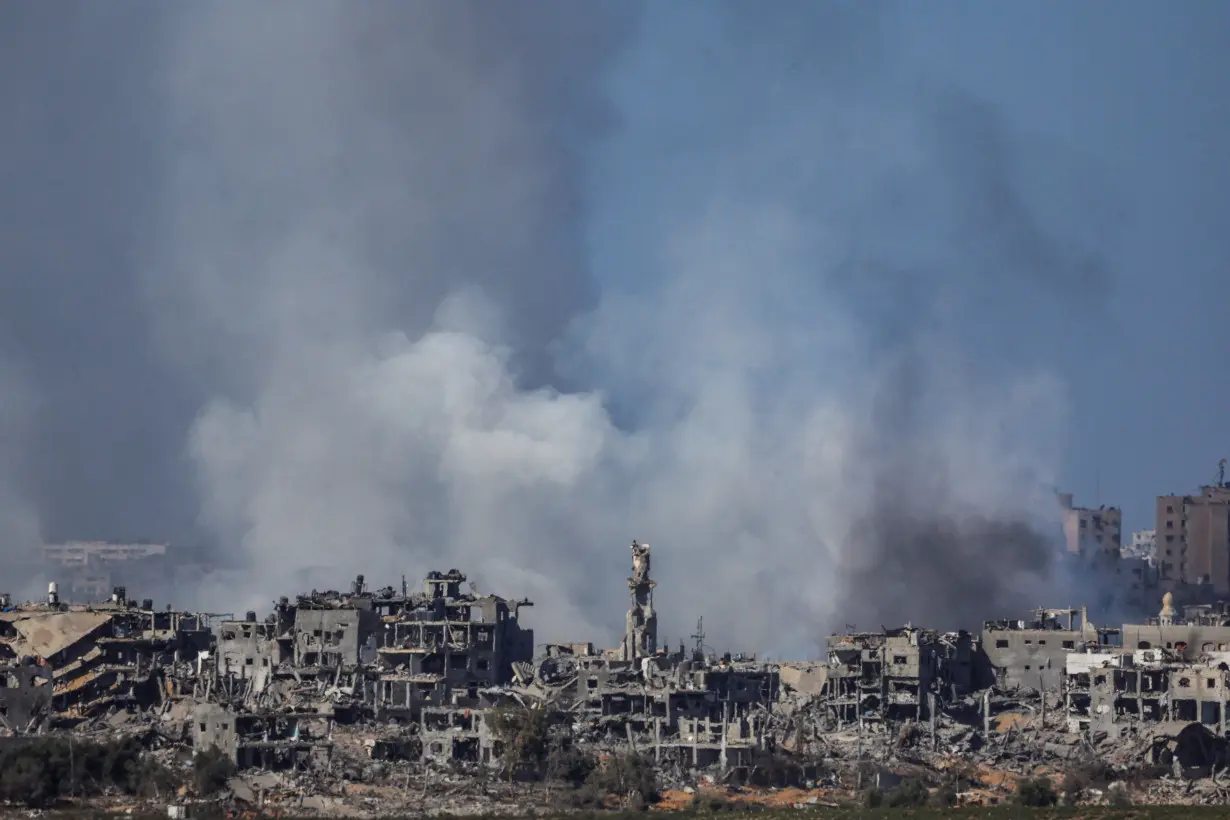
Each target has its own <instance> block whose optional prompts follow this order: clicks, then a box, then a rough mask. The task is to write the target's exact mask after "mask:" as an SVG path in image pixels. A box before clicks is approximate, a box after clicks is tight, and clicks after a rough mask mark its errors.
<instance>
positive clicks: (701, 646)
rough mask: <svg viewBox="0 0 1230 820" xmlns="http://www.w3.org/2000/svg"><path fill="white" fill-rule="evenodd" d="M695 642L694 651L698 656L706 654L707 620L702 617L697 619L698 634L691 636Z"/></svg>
mask: <svg viewBox="0 0 1230 820" xmlns="http://www.w3.org/2000/svg"><path fill="white" fill-rule="evenodd" d="M688 637H689V638H691V639H692V640H693V641H695V642H696V643H695V648H694V649H693V650H692V651H693V652H694V653H695V654H697V655H704V654H705V618H704V616H703V615H702V616H701V617H699V618H697V619H696V634H695V635H689V636H688Z"/></svg>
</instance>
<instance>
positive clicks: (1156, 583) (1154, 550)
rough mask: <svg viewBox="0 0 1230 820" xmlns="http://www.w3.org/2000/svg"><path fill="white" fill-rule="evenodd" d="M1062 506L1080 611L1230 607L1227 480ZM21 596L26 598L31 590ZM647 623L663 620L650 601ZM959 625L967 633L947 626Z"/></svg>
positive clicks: (165, 558)
mask: <svg viewBox="0 0 1230 820" xmlns="http://www.w3.org/2000/svg"><path fill="white" fill-rule="evenodd" d="M1223 469H1224V468H1223ZM1056 500H1057V502H1058V503H1057V505H1056V516H1055V532H1054V535H1055V538H1056V552H1055V553H1054V555H1055V559H1054V560H1055V563H1054V565H1053V567H1052V572H1055V573H1058V576H1057V577H1061V578H1063V579H1066V580H1067V581H1068V582H1070V583H1071V585H1072V586H1071V588H1072V589H1079V590H1084V592H1082V593H1081V594H1082V598H1083V600H1082V603H1085V604H1088V605H1090V606H1092V607H1094V608H1095V609H1097V610H1099V611H1107V612H1113V613H1114V614H1115V616H1116V617H1119V618H1131V617H1140V616H1142V615H1143V614H1146V613H1149V612H1152V611H1155V610H1156V601H1157V600H1159V598H1160V596H1161V594H1162V593H1164V592H1171V593H1173V594H1174V596H1175V600H1176V601H1177V602H1178V603H1179V605H1187V604H1194V603H1214V602H1215V601H1217V600H1219V599H1220V598H1223V597H1230V485H1227V483H1226V481H1225V475H1224V471H1223V472H1222V473H1220V474H1219V476H1218V479H1217V481H1216V482H1215V483H1213V484H1209V485H1205V486H1202V487H1200V488H1199V490H1198V491H1197V492H1196V493H1194V494H1192V495H1164V496H1158V497H1157V499H1156V504H1155V510H1154V513H1155V518H1156V521H1155V525H1154V529H1151V530H1141V531H1137V532H1134V533H1131V534H1130V537H1127V535H1126V534H1125V533H1124V532H1123V512H1122V510H1121V509H1120V508H1119V507H1116V506H1113V505H1111V506H1108V505H1101V506H1098V507H1082V506H1078V505H1077V504H1076V503H1075V499H1074V497H1073V496H1072V494H1070V493H1059V492H1058V491H1057V492H1056ZM1043 535H1044V534H1043ZM1125 537H1126V538H1127V540H1126V542H1125ZM198 552H199V551H187V552H186V551H184V550H182V549H178V548H176V547H173V546H172V545H170V544H167V543H156V542H145V541H136V542H107V541H69V542H64V543H59V544H46V545H44V546H43V547H42V549H41V556H42V559H41V560H42V576H43V577H44V578H45V579H48V580H49V579H55V580H56V581H58V582H59V583H60V588H61V594H62V595H64V596H65V598H66V599H67V600H71V601H90V600H97V599H99V598H101V597H103V596H105V595H106V594H107V592H108V591H109V590H111V589H112V588H113V587H115V586H118V585H123V586H127V587H130V588H142V589H147V590H153V591H156V592H158V593H159V594H162V593H164V592H165V591H166V590H168V589H170V590H172V592H171V594H176V595H179V594H189V595H190V594H191V590H194V589H199V588H201V587H202V586H203V585H204V583H206V582H207V581H208V579H209V576H210V574H211V573H212V572H214V571H216V570H217V569H218V568H216V567H212V566H211V565H209V564H207V563H201V561H200V557H201V556H200V555H198ZM22 588H23V589H25V590H26V591H27V594H28V593H29V591H30V587H29V586H25V587H22ZM194 603H195V604H197V605H198V606H199V605H202V604H206V605H208V604H210V603H211V602H210V601H201V600H199V599H195V598H194ZM1025 603H1026V604H1028V603H1029V602H1028V601H1027V602H1025ZM249 605H250V602H249ZM675 614H676V617H677V616H678V614H679V613H675ZM907 614H908V613H907ZM990 614H995V615H1000V616H1003V615H1009V614H1011V613H990ZM643 615H644V616H649V615H652V616H653V617H655V618H656V617H657V614H656V611H655V610H654V608H653V606H652V596H651V595H650V596H649V598H648V599H647V609H646V610H644V612H643ZM838 623H840V621H838ZM954 625H965V626H968V624H945V626H954Z"/></svg>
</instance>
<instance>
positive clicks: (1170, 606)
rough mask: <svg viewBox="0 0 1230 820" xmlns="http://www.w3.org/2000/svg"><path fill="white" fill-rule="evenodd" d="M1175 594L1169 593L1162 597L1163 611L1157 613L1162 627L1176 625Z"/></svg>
mask: <svg viewBox="0 0 1230 820" xmlns="http://www.w3.org/2000/svg"><path fill="white" fill-rule="evenodd" d="M1174 616H1175V612H1174V594H1173V593H1170V592H1167V593H1166V594H1165V595H1163V596H1162V611H1161V612H1159V613H1157V622H1158V623H1159V624H1161V625H1162V626H1170V625H1171V624H1173V623H1174Z"/></svg>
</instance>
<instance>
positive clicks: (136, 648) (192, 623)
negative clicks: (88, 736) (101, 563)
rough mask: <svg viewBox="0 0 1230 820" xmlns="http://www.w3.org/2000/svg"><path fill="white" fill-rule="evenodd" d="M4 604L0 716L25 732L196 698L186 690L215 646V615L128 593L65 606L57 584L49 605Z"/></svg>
mask: <svg viewBox="0 0 1230 820" xmlns="http://www.w3.org/2000/svg"><path fill="white" fill-rule="evenodd" d="M0 604H2V605H3V606H0V609H3V611H0V664H5V665H6V669H7V676H6V679H5V684H6V685H5V686H4V687H3V688H0V717H4V718H5V721H4V722H5V723H6V724H7V727H8V728H9V729H10V730H11V731H13V732H17V733H23V732H28V731H33V730H35V729H38V728H40V727H41V726H42V725H43V724H44V723H50V724H52V725H59V726H68V725H72V724H73V723H74V722H76V721H80V720H82V719H85V718H88V717H90V716H92V715H96V714H99V713H100V712H103V711H106V710H109V709H116V708H119V709H125V710H127V709H141V708H147V707H149V706H151V705H153V704H159V703H162V702H163V701H164V700H166V699H167V698H174V697H180V696H183V695H185V694H192V692H191V688H189V691H188V692H185V691H183V690H182V688H181V687H182V685H183V684H184V683H185V682H191V681H194V680H195V679H196V677H197V671H198V668H199V660H200V656H201V653H203V652H205V653H207V652H208V650H209V649H210V648H211V647H212V645H213V633H212V631H211V629H210V624H209V619H208V617H207V616H204V615H200V614H196V613H189V612H177V611H174V610H172V609H171V608H170V607H167V609H166V610H165V611H158V610H155V609H154V603H153V601H152V600H149V599H145V600H143V601H140V602H137V601H132V600H130V599H129V598H128V597H127V592H126V590H125V589H124V588H123V587H116V588H115V590H114V591H113V592H112V595H111V599H110V600H108V601H106V602H103V603H99V604H94V605H89V606H85V605H72V606H70V605H67V604H64V603H62V602H60V600H59V594H58V591H57V589H56V585H55V584H54V583H53V584H51V585H50V588H49V591H48V596H47V601H46V602H44V603H39V604H33V605H26V606H20V607H14V606H12V605H11V602H10V601H9V600H8V596H0ZM189 687H191V683H189ZM15 716H18V717H17V719H16V720H14V717H15Z"/></svg>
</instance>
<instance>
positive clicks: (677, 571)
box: [0, 0, 1116, 653]
mask: <svg viewBox="0 0 1230 820" xmlns="http://www.w3.org/2000/svg"><path fill="white" fill-rule="evenodd" d="M877 8H878V10H872V9H869V7H867V6H865V5H864V4H852V5H848V6H847V5H843V4H825V5H823V6H816V5H813V4H799V5H791V4H775V5H774V6H773V7H772V8H771V9H770V8H767V7H765V8H759V7H758V9H757V14H756V15H755V19H754V20H748V19H746V18H747V14H748V12H747V11H746V10H743V9H742V8H741V7H737V6H735V5H733V4H732V5H731V6H729V7H727V6H705V7H697V8H694V9H692V10H690V11H672V12H670V13H667V12H666V10H665V9H651V8H643V7H640V6H638V5H637V4H633V3H626V2H622V3H615V2H612V3H589V4H586V5H585V7H584V10H583V11H582V10H581V9H580V8H579V7H577V6H576V5H575V4H570V3H566V2H562V1H561V2H547V0H542V1H541V2H529V3H518V4H508V5H499V6H493V5H490V4H480V3H470V2H460V1H459V0H448V2H444V1H443V0H441V1H440V2H416V3H382V2H371V3H363V4H345V3H341V2H336V3H332V2H324V1H323V0H322V1H321V2H314V3H309V4H303V3H281V2H265V3H262V4H260V5H259V6H248V5H241V4H225V3H211V2H199V3H193V4H182V5H174V6H170V5H161V6H157V7H155V6H154V5H153V4H152V3H149V4H147V3H140V2H123V3H121V2H117V3H114V4H106V5H103V4H88V3H60V4H55V5H54V6H53V5H49V4H10V5H8V6H6V7H5V8H4V9H3V10H0V100H3V102H4V105H5V108H6V110H9V111H15V112H17V115H16V116H11V117H6V118H5V120H4V121H3V124H0V151H2V153H0V180H3V183H4V184H3V186H2V189H0V297H3V298H0V321H2V323H3V330H0V379H2V380H3V381H2V383H3V385H4V396H3V398H0V435H2V436H3V438H2V439H0V441H3V442H4V448H5V449H4V451H3V452H2V453H0V471H2V472H0V528H2V529H0V536H2V537H3V538H4V543H5V545H6V546H5V549H6V554H13V555H18V554H19V553H22V552H23V551H27V552H28V551H30V550H32V549H33V548H34V547H35V546H36V545H37V541H38V539H40V538H42V539H47V540H50V539H57V538H80V537H84V538H106V537H150V538H167V539H170V540H172V541H173V542H176V543H182V544H184V545H185V547H184V548H185V549H187V550H190V551H191V553H192V555H193V560H195V561H202V560H204V561H207V562H209V563H211V564H214V565H216V566H217V571H216V572H214V573H213V574H212V575H210V576H208V579H207V581H206V582H205V583H203V584H200V585H196V584H193V585H191V587H188V586H185V587H182V588H176V589H171V588H168V589H166V590H158V591H151V594H158V595H160V596H161V595H171V594H174V595H175V596H176V601H177V603H180V604H182V605H185V606H202V607H209V608H212V609H214V610H218V609H220V608H221V611H231V610H233V611H242V610H244V609H248V608H253V609H258V610H262V611H263V610H265V609H266V608H267V606H268V602H269V601H270V600H271V599H273V598H275V597H276V596H277V595H281V594H294V593H295V592H297V591H301V590H307V589H309V588H313V587H315V588H320V589H324V588H329V587H333V588H337V587H340V586H343V585H344V584H346V583H347V582H348V580H349V579H350V578H351V577H353V575H354V574H356V573H364V574H365V575H366V576H367V578H368V580H369V583H373V584H374V585H377V586H379V585H382V584H383V583H391V584H396V583H397V581H398V580H399V579H400V577H401V576H402V575H403V574H404V575H406V576H407V577H410V578H417V577H420V576H421V574H422V573H423V572H424V571H425V570H428V569H432V568H438V569H446V568H449V567H457V568H460V569H462V570H463V571H466V572H468V573H469V574H470V576H471V578H473V579H476V581H477V583H478V584H479V585H480V587H482V586H488V587H496V586H498V588H499V589H500V590H501V592H504V591H507V592H508V594H515V595H517V596H521V595H528V596H529V597H531V598H532V599H534V600H535V601H536V604H537V605H536V607H535V609H534V611H533V612H532V614H531V615H529V616H527V618H529V619H530V620H531V621H532V623H533V625H534V626H535V628H536V629H538V630H539V632H540V634H542V635H544V636H545V637H548V638H576V639H584V638H588V637H590V636H591V635H594V636H601V635H605V636H608V637H609V636H611V635H614V634H616V633H618V632H620V631H621V630H622V613H623V610H624V608H625V606H626V590H624V589H621V585H620V583H619V581H618V579H619V578H621V577H622V575H621V573H623V572H624V571H625V568H626V566H627V563H628V551H627V543H628V542H629V541H630V540H631V539H632V538H639V539H642V540H645V541H648V542H650V543H651V544H653V545H654V547H655V553H654V555H655V564H654V572H655V577H656V578H657V579H658V582H659V602H658V603H659V610H660V613H661V615H660V621H661V623H662V628H663V630H664V632H666V633H667V635H668V636H676V637H681V636H683V635H685V634H686V630H689V629H690V627H691V626H692V625H693V624H694V622H695V619H696V617H697V616H700V615H703V616H704V617H705V623H706V627H707V629H708V631H709V633H710V635H711V639H712V640H713V641H721V642H722V643H723V644H730V645H732V646H735V647H737V648H745V649H748V650H751V651H757V650H759V651H768V652H776V653H783V652H793V653H804V652H808V651H812V649H813V648H814V646H815V644H816V641H817V640H818V638H819V636H821V635H822V634H824V632H825V631H826V630H829V629H834V628H838V629H839V628H841V626H842V625H843V624H846V623H858V624H864V625H867V626H872V625H876V626H878V625H879V624H880V623H885V624H889V625H891V624H892V623H895V622H901V621H905V620H913V621H915V622H926V623H928V624H934V625H936V626H939V627H955V626H973V625H975V623H976V621H977V620H979V619H981V618H983V617H993V616H1011V615H1016V614H1018V613H1019V612H1020V611H1021V610H1022V609H1024V608H1027V607H1029V606H1032V605H1036V604H1037V603H1039V602H1040V601H1041V600H1042V599H1043V597H1044V596H1045V595H1046V594H1047V593H1048V591H1053V590H1054V589H1056V588H1057V585H1060V584H1062V582H1063V578H1060V577H1057V574H1056V573H1057V572H1059V570H1058V569H1057V568H1056V565H1055V563H1054V561H1053V557H1054V555H1055V553H1056V550H1057V549H1059V547H1058V543H1057V538H1058V529H1057V524H1056V512H1055V501H1054V498H1053V495H1052V488H1053V487H1054V486H1055V485H1057V484H1059V483H1060V480H1061V471H1062V469H1063V453H1064V448H1065V446H1066V442H1067V431H1068V425H1069V417H1070V413H1071V404H1070V401H1069V388H1068V385H1067V382H1066V380H1065V378H1064V376H1063V374H1062V373H1060V372H1058V371H1057V370H1056V369H1055V368H1054V367H1052V366H1051V362H1052V361H1053V359H1054V354H1055V350H1056V345H1058V344H1060V343H1061V342H1062V341H1063V340H1071V339H1072V338H1076V337H1077V336H1074V334H1079V333H1081V332H1085V331H1087V330H1089V329H1090V328H1091V327H1094V328H1096V326H1097V323H1098V322H1100V321H1101V319H1100V314H1099V310H1098V309H1097V308H1096V307H1091V306H1089V304H1083V305H1082V307H1080V308H1079V310H1078V309H1074V308H1073V305H1074V304H1075V303H1079V302H1082V300H1085V301H1086V302H1092V301H1094V296H1102V295H1105V294H1109V293H1113V292H1114V291H1115V288H1116V277H1115V275H1114V272H1113V270H1112V266H1111V264H1110V263H1109V262H1108V261H1106V258H1105V254H1104V253H1103V250H1102V245H1101V244H1100V243H1101V241H1102V239H1103V238H1104V236H1105V235H1106V234H1105V231H1106V230H1109V228H1107V226H1108V225H1110V224H1113V220H1111V219H1110V218H1109V216H1107V215H1108V214H1110V213H1113V212H1114V208H1113V200H1114V196H1115V193H1116V192H1115V191H1114V190H1113V189H1112V188H1111V187H1110V186H1107V185H1104V184H1103V182H1102V176H1101V174H1100V170H1099V169H1098V167H1097V164H1096V163H1095V162H1093V161H1092V160H1088V159H1086V158H1084V157H1083V156H1082V155H1080V154H1078V153H1076V152H1072V151H1068V150H1066V149H1064V148H1062V147H1060V146H1057V145H1055V144H1053V143H1051V142H1049V141H1048V140H1047V139H1046V138H1044V137H1041V136H1038V135H1036V134H1029V133H1023V132H1020V131H1018V130H1016V129H1014V126H1013V125H1012V124H1011V122H1010V121H1009V120H1008V119H1007V118H1006V117H1005V116H1004V115H1003V114H1002V112H1000V111H999V110H997V108H996V106H995V105H994V104H993V103H991V102H989V101H986V100H983V99H980V98H979V97H978V95H977V94H976V93H974V92H972V91H970V90H968V89H966V88H963V87H958V86H955V85H954V84H953V83H952V82H951V81H950V80H948V79H944V78H941V77H939V76H928V75H926V74H925V73H924V72H922V71H921V70H920V69H919V68H918V67H917V66H916V65H914V64H913V63H912V62H911V58H910V56H909V51H908V50H907V49H903V48H901V47H900V45H899V42H898V38H900V37H901V36H902V35H901V33H900V32H899V31H898V30H897V29H896V28H895V27H894V26H893V25H891V19H892V15H891V14H890V12H889V10H888V7H882V8H881V7H877ZM647 83H653V84H655V87H656V88H657V91H658V93H659V94H660V97H659V99H657V100H656V101H655V102H654V103H653V104H650V103H647V102H646V101H645V100H643V99H637V98H636V95H635V93H632V92H630V91H629V88H632V89H634V90H635V89H637V88H643V87H644V85H645V84H647ZM680 141H683V142H682V144H681V142H680ZM1056 202H1062V203H1064V204H1065V207H1073V205H1072V203H1078V205H1076V206H1075V207H1079V208H1080V210H1081V212H1082V213H1083V214H1084V215H1085V218H1084V220H1083V221H1081V222H1080V223H1079V224H1071V223H1070V222H1069V221H1067V220H1066V216H1065V215H1066V214H1068V213H1070V211H1066V210H1065V211H1057V210H1055V209H1054V208H1052V207H1051V206H1052V205H1053V204H1054V203H1056ZM613 225H615V226H617V227H615V228H613V227H612V226H613ZM1055 328H1059V330H1055ZM1072 328H1076V330H1072ZM36 408H37V409H36ZM733 602H747V603H749V604H751V603H752V602H755V605H754V606H751V607H747V608H745V607H742V606H731V605H730V604H731V603H733ZM1068 603H1071V602H1069V601H1067V600H1064V601H1055V602H1052V604H1053V605H1055V606H1062V605H1067V604H1068Z"/></svg>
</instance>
